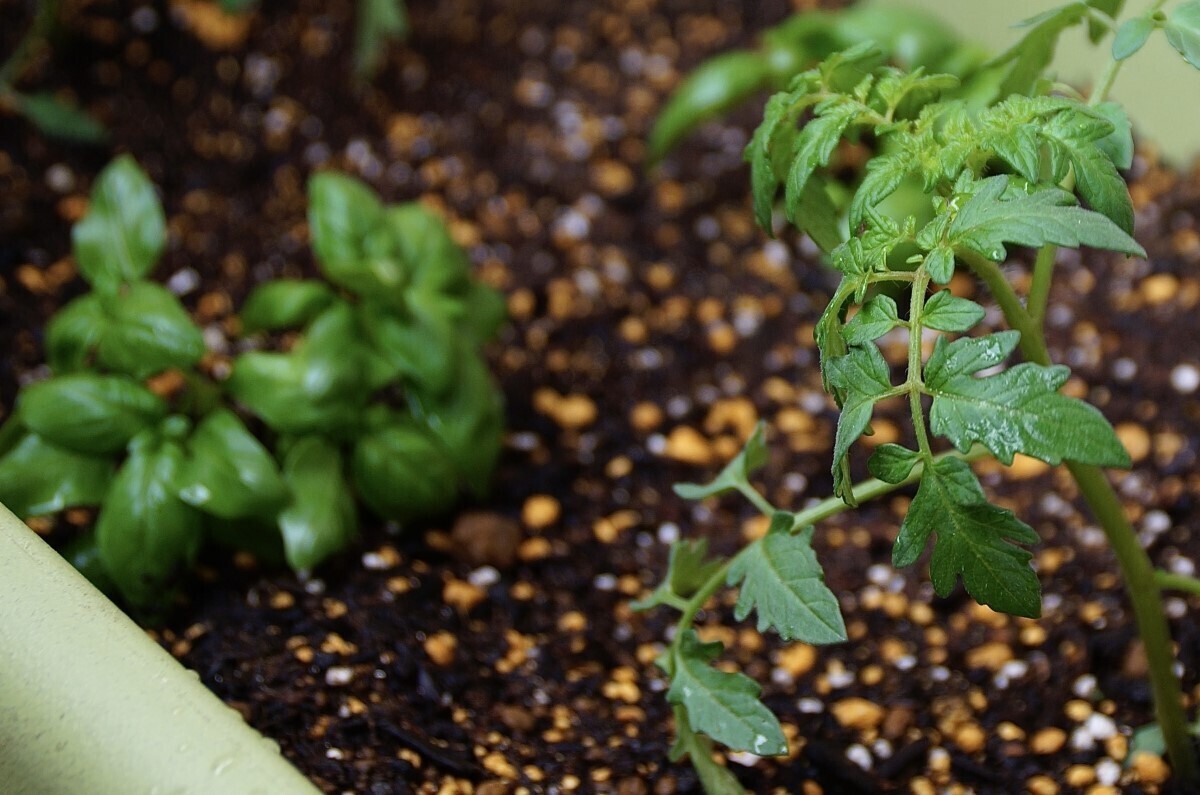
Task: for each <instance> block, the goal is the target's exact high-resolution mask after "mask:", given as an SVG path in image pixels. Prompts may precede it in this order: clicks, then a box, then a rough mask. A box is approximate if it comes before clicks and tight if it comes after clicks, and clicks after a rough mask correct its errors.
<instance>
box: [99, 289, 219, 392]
mask: <svg viewBox="0 0 1200 795" xmlns="http://www.w3.org/2000/svg"><path fill="white" fill-rule="evenodd" d="M100 303H101V306H102V307H103V308H104V312H105V315H106V316H107V317H108V321H109V322H108V323H107V324H106V325H105V327H104V332H103V333H102V334H101V335H100V340H99V344H98V346H97V349H96V358H97V360H98V361H99V363H100V364H101V365H103V366H104V367H106V368H108V369H110V370H113V371H116V372H119V373H125V374H127V375H131V376H133V377H134V378H138V379H142V378H147V377H149V376H152V375H155V374H157V373H160V372H162V371H163V370H167V369H170V368H172V367H177V368H180V369H187V368H190V367H193V366H195V365H196V363H197V362H199V361H200V359H201V357H203V356H204V352H205V347H204V335H203V334H202V333H201V332H200V329H199V328H198V327H197V326H196V324H195V323H194V322H193V321H192V318H191V316H190V315H188V313H187V310H185V309H184V308H183V305H182V304H180V303H179V299H178V298H176V297H175V296H174V294H172V293H171V292H170V291H169V290H167V289H166V288H164V287H161V286H160V285H157V284H154V283H152V282H137V283H135V284H131V285H129V286H128V287H125V288H123V289H122V290H121V291H120V293H117V294H113V295H102V296H101V297H100Z"/></svg>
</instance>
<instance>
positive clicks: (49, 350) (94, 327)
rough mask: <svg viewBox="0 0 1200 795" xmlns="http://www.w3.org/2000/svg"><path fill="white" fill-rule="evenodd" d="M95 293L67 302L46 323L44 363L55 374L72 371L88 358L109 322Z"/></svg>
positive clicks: (80, 366)
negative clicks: (47, 364)
mask: <svg viewBox="0 0 1200 795" xmlns="http://www.w3.org/2000/svg"><path fill="white" fill-rule="evenodd" d="M110 322H111V321H110V319H109V317H108V315H106V314H105V313H104V307H103V305H102V302H101V300H100V295H99V294H97V293H88V294H87V295H82V296H80V297H79V298H76V299H75V300H73V301H71V302H70V303H68V304H67V305H66V306H64V307H63V308H62V309H60V310H59V311H58V312H56V313H55V315H54V316H53V317H52V318H50V321H49V322H48V323H47V324H46V361H47V363H49V365H50V369H51V370H53V371H54V372H55V373H56V374H58V375H62V374H64V373H71V372H75V371H76V370H80V369H82V368H83V367H84V366H86V365H87V363H88V359H89V357H90V356H91V354H92V351H93V350H94V349H95V347H96V345H97V344H99V342H100V339H101V338H102V337H103V336H104V332H105V329H106V328H107V326H108V324H109V323H110Z"/></svg>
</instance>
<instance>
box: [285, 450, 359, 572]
mask: <svg viewBox="0 0 1200 795" xmlns="http://www.w3.org/2000/svg"><path fill="white" fill-rule="evenodd" d="M283 478H284V480H285V481H286V483H287V485H288V488H289V489H290V491H291V494H292V501H291V503H289V504H288V506H287V507H286V508H284V510H283V511H282V512H281V513H280V514H279V529H280V531H281V532H282V533H283V548H284V554H285V555H286V557H287V562H288V566H290V567H291V568H292V570H293V571H296V572H299V573H304V572H310V571H312V570H313V569H314V568H316V566H317V565H318V564H320V563H321V561H323V560H325V559H326V558H327V557H329V556H330V555H332V554H334V553H335V552H339V551H341V550H342V549H344V548H345V547H346V546H347V545H348V544H349V543H350V541H351V540H352V539H353V538H354V535H355V533H356V532H357V531H358V517H357V512H356V511H355V508H354V497H353V496H352V495H351V494H350V490H349V488H348V487H347V485H346V481H345V479H344V478H343V475H342V454H341V452H340V451H339V450H338V448H337V447H336V446H334V445H333V444H331V443H330V442H328V441H326V440H324V439H322V438H320V437H317V436H307V437H304V438H302V439H299V440H297V441H296V442H295V444H293V445H292V446H291V448H290V449H289V450H288V453H287V455H286V456H285V457H284V461H283Z"/></svg>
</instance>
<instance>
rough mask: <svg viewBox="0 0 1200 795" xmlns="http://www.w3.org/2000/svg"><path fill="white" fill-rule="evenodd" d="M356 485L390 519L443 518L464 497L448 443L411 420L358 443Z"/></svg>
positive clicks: (380, 429) (391, 425)
mask: <svg viewBox="0 0 1200 795" xmlns="http://www.w3.org/2000/svg"><path fill="white" fill-rule="evenodd" d="M353 472H354V483H355V486H356V487H357V489H358V494H359V496H360V497H361V498H362V501H363V502H365V503H366V504H367V505H368V506H370V508H371V510H373V511H374V512H375V513H377V514H379V515H380V516H382V517H384V518H386V519H396V520H399V521H405V520H409V519H415V518H422V517H430V516H437V515H438V514H441V513H445V512H446V511H448V510H449V509H450V508H451V507H453V505H454V502H455V500H456V499H457V497H458V472H457V470H456V468H455V465H454V461H453V460H451V458H450V457H449V456H448V455H447V452H446V449H445V448H444V447H443V445H442V444H441V443H440V442H439V441H438V440H437V439H436V438H435V437H434V436H433V435H432V434H431V433H430V432H429V431H428V430H427V429H425V428H422V427H421V426H420V425H418V424H417V423H416V422H413V421H411V420H408V421H405V420H400V419H398V420H396V421H394V422H393V423H392V424H390V425H387V426H384V427H382V428H379V429H377V430H375V431H374V432H373V433H371V434H370V435H369V436H364V437H362V438H360V439H359V440H358V442H357V444H355V446H354V463H353Z"/></svg>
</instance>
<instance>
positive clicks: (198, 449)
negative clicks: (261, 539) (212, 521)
mask: <svg viewBox="0 0 1200 795" xmlns="http://www.w3.org/2000/svg"><path fill="white" fill-rule="evenodd" d="M188 453H189V455H188V460H187V463H186V465H185V466H184V468H183V472H182V473H181V474H180V477H179V496H180V498H181V499H182V500H183V501H184V502H186V503H188V504H189V505H191V506H193V507H195V508H199V509H200V510H202V511H204V512H205V513H209V514H212V515H214V516H219V517H221V518H224V519H234V518H241V517H247V516H264V517H274V516H275V514H276V513H277V512H278V511H279V509H280V508H282V507H283V505H284V503H286V502H287V501H288V496H289V495H288V490H287V486H286V485H285V484H284V482H283V478H282V477H281V476H280V474H279V468H278V467H277V466H276V464H275V459H274V458H272V457H271V454H270V453H269V452H267V450H266V448H265V447H263V446H262V444H261V443H260V442H259V441H258V440H257V439H255V438H254V436H253V435H251V433H250V432H249V431H248V430H246V426H245V425H243V424H242V421H241V420H239V419H238V418H237V415H235V414H234V413H233V412H232V411H229V410H228V409H218V410H217V411H214V412H213V413H212V414H209V415H208V416H207V417H205V418H204V419H203V420H201V421H200V423H199V424H198V425H197V426H196V429H195V430H194V431H193V432H192V436H191V438H190V439H189V440H188Z"/></svg>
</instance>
